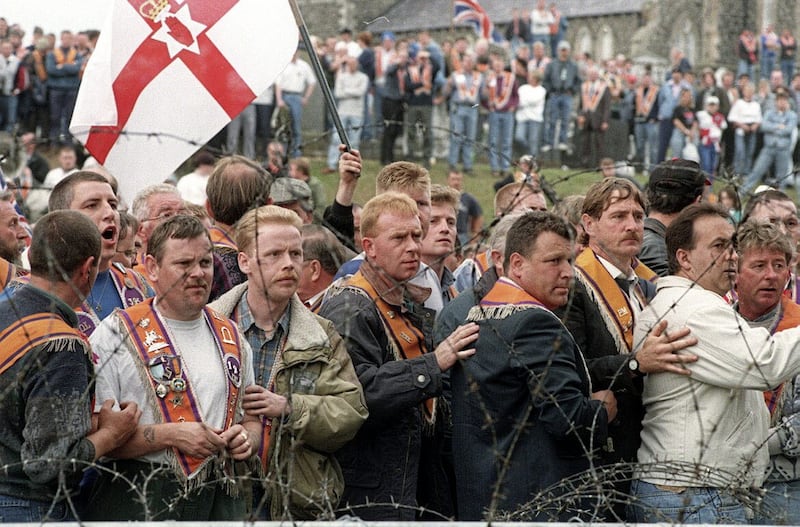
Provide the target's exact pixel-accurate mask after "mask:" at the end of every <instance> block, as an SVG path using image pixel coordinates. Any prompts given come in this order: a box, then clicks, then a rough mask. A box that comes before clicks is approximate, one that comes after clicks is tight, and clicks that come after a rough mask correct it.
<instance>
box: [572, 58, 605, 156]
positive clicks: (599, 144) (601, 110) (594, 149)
mask: <svg viewBox="0 0 800 527" xmlns="http://www.w3.org/2000/svg"><path fill="white" fill-rule="evenodd" d="M587 75H588V78H587V79H586V80H585V81H583V84H582V85H581V97H580V104H579V106H578V128H580V129H581V130H582V131H583V153H582V154H581V161H582V162H583V166H585V167H596V166H597V165H598V160H600V159H602V158H603V157H605V153H604V152H605V144H604V141H605V133H606V130H608V120H609V118H610V117H611V95H610V93H609V91H608V86H607V85H606V81H605V80H604V79H601V78H600V72H599V71H598V70H597V67H596V66H591V67H589V70H588V72H587Z"/></svg>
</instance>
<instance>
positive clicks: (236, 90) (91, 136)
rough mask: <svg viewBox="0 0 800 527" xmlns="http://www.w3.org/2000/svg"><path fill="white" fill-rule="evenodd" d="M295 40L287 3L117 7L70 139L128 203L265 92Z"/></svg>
mask: <svg viewBox="0 0 800 527" xmlns="http://www.w3.org/2000/svg"><path fill="white" fill-rule="evenodd" d="M297 38H298V29H297V25H296V23H295V20H294V16H293V14H292V10H291V7H290V6H289V2H288V0H114V1H113V6H112V9H111V16H110V22H108V23H107V24H106V27H105V29H104V30H103V32H102V33H101V36H100V39H99V40H98V42H97V47H96V49H95V50H94V53H93V54H92V57H91V59H90V60H89V62H88V64H87V67H86V71H85V72H84V75H83V81H82V82H81V88H80V91H79V93H78V99H77V102H76V104H75V112H74V114H73V117H72V123H71V124H70V132H72V134H73V135H74V136H75V137H76V138H77V139H79V140H80V141H82V142H83V143H84V145H85V146H86V148H87V149H88V150H89V152H90V153H91V154H92V155H93V156H94V157H95V158H96V159H97V161H98V162H99V163H101V164H102V165H104V166H105V167H106V169H108V170H109V171H110V172H111V173H112V174H114V175H115V176H116V177H117V179H118V180H119V184H120V190H121V192H122V193H123V196H124V197H125V198H126V199H127V200H128V201H130V200H132V199H133V196H134V194H135V193H136V192H138V191H139V190H141V189H142V188H144V187H145V186H147V185H151V184H154V183H160V182H162V181H163V180H164V179H166V178H167V177H168V176H169V175H170V174H171V173H172V172H173V171H174V170H175V169H177V168H178V166H180V164H181V163H183V162H184V161H185V160H186V159H187V158H188V157H190V156H191V155H192V154H193V153H194V152H195V151H196V150H197V149H198V148H199V147H200V146H202V145H203V144H204V143H205V142H206V141H208V140H209V139H211V138H212V137H213V136H214V134H216V133H217V132H218V131H219V130H221V129H222V127H224V126H225V125H226V124H228V123H229V122H230V121H231V120H232V119H233V118H234V117H236V116H237V115H238V114H239V113H240V112H241V111H242V110H243V109H244V108H245V107H246V106H247V105H248V104H250V103H251V102H252V101H253V100H254V99H255V98H256V96H257V95H258V94H260V93H261V92H263V91H264V90H266V89H267V88H268V87H269V86H270V85H271V84H272V83H273V82H274V81H275V79H276V78H277V77H278V75H279V74H280V73H281V71H283V69H284V68H285V67H286V65H287V64H288V63H289V61H290V60H291V58H292V55H293V54H294V52H295V50H296V49H297Z"/></svg>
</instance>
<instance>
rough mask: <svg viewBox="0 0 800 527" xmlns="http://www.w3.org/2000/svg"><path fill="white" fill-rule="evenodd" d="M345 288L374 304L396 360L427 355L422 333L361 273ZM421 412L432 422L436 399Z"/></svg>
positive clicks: (355, 275) (426, 404) (350, 280)
mask: <svg viewBox="0 0 800 527" xmlns="http://www.w3.org/2000/svg"><path fill="white" fill-rule="evenodd" d="M347 286H349V287H354V288H357V289H360V290H362V291H363V292H364V293H366V294H367V296H369V297H370V298H371V299H372V300H373V301H374V302H375V307H377V308H378V314H379V315H380V317H381V320H382V321H383V326H384V327H385V328H386V330H387V332H386V333H387V336H388V337H389V340H390V341H392V342H393V343H394V347H395V349H396V350H399V355H400V356H399V357H397V360H401V359H415V358H417V357H421V356H422V355H424V354H425V353H428V351H429V350H428V346H427V344H426V342H425V335H424V334H423V333H422V331H420V330H419V329H418V328H417V327H416V326H414V324H412V323H411V322H410V321H409V320H408V319H407V318H406V317H404V316H403V314H402V313H399V312H398V311H397V308H396V307H394V306H392V305H391V304H389V303H388V302H386V301H385V300H384V299H383V298H381V296H380V295H379V294H378V292H377V291H376V290H375V287H373V285H372V284H371V283H369V281H368V280H367V279H366V278H364V275H363V274H361V271H358V272H357V273H356V274H354V275H353V276H351V277H350V279H349V280H348V281H347ZM422 410H423V414H424V415H425V419H426V420H427V421H428V422H429V423H430V422H433V420H434V419H435V414H436V398H431V399H427V400H425V402H424V404H422Z"/></svg>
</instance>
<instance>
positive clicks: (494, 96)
mask: <svg viewBox="0 0 800 527" xmlns="http://www.w3.org/2000/svg"><path fill="white" fill-rule="evenodd" d="M501 80H502V84H503V86H502V87H501V89H500V91H499V92H498V90H497V85H498V84H500V81H501ZM514 80H515V79H514V74H513V73H511V72H510V71H504V72H502V73H501V74H499V75H496V76H495V81H494V85H492V84H489V102H490V103H491V104H490V107H489V109H490V110H492V111H505V108H506V106H508V103H509V101H510V100H511V95H512V94H513V93H514Z"/></svg>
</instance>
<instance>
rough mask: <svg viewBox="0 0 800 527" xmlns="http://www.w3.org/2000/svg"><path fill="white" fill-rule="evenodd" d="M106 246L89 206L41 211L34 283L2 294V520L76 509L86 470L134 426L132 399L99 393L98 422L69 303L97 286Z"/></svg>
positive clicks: (85, 347) (86, 356)
mask: <svg viewBox="0 0 800 527" xmlns="http://www.w3.org/2000/svg"><path fill="white" fill-rule="evenodd" d="M100 251H101V244H100V233H99V232H98V231H97V228H96V227H95V226H94V224H92V222H91V221H89V220H88V219H87V218H86V217H85V216H83V215H81V214H79V213H77V212H71V211H60V212H53V213H51V214H48V215H45V216H43V217H42V218H41V219H40V220H39V221H38V223H37V225H36V229H35V230H34V232H33V240H32V244H31V249H30V263H31V277H30V280H29V283H27V284H26V285H24V286H22V287H21V288H20V289H19V290H18V291H17V292H16V294H15V295H14V296H13V297H12V298H10V299H9V300H6V301H4V302H0V390H1V391H2V393H3V404H2V405H0V465H2V466H3V477H2V478H1V479H0V521H3V522H12V523H14V522H34V521H35V522H41V521H44V520H45V519H49V520H51V521H64V520H70V519H72V514H71V513H70V511H71V510H73V505H71V503H70V502H69V500H70V496H71V491H73V490H74V489H75V488H76V487H77V484H78V482H79V481H80V478H81V473H82V471H83V470H84V469H85V468H87V467H88V466H89V465H90V464H91V463H93V462H94V461H96V460H97V459H98V458H100V457H101V456H104V455H106V454H107V453H108V452H110V451H111V450H113V449H114V448H117V447H119V446H120V445H122V444H123V443H125V441H127V439H128V438H129V437H130V435H131V434H132V433H133V432H134V431H135V429H136V424H137V422H138V420H139V416H140V412H139V410H138V407H137V405H136V404H132V403H126V402H123V403H121V404H120V407H121V411H119V412H115V411H113V410H112V405H113V404H114V401H109V400H107V401H105V402H103V403H102V404H101V403H100V402H99V401H103V398H102V397H101V398H98V399H97V401H98V403H97V422H96V423H95V424H94V425H93V423H92V407H91V405H92V399H93V397H94V389H93V388H92V385H91V384H90V379H91V377H92V363H91V361H90V355H91V349H90V347H89V343H88V342H87V341H86V339H85V337H84V336H83V335H82V334H81V333H80V331H78V329H77V325H78V321H77V318H76V317H75V313H74V311H73V308H74V307H75V306H77V305H79V304H80V303H81V299H82V298H83V297H84V296H85V295H87V294H88V293H89V290H90V289H91V287H92V283H93V282H94V278H95V276H96V275H97V262H98V259H99V257H100ZM54 264H55V265H54ZM117 400H119V399H117Z"/></svg>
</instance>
